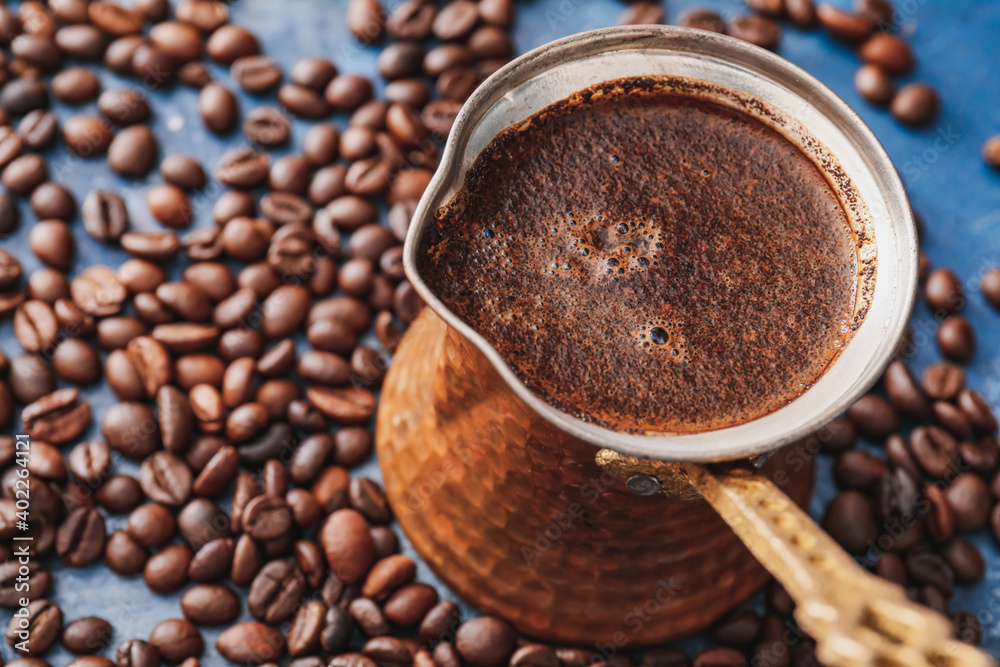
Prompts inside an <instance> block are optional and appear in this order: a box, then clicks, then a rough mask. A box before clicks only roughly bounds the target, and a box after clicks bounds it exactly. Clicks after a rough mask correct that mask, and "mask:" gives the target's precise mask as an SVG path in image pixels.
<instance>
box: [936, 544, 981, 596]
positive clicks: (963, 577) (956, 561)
mask: <svg viewBox="0 0 1000 667" xmlns="http://www.w3.org/2000/svg"><path fill="white" fill-rule="evenodd" d="M941 555H942V556H943V557H944V559H945V561H947V563H948V565H949V566H951V569H952V570H953V571H954V572H955V581H957V582H958V583H960V584H974V583H977V582H979V581H981V580H982V578H983V576H984V575H985V573H986V560H985V559H984V558H983V555H982V553H980V551H979V549H978V548H976V545H974V544H973V543H972V542H969V541H968V540H963V539H962V538H960V537H958V538H955V539H954V540H952V541H951V542H949V543H948V544H946V545H944V546H943V547H942V548H941Z"/></svg>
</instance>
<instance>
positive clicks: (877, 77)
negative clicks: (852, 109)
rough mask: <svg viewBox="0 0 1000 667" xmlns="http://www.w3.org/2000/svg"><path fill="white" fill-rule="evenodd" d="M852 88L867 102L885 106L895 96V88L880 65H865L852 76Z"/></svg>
mask: <svg viewBox="0 0 1000 667" xmlns="http://www.w3.org/2000/svg"><path fill="white" fill-rule="evenodd" d="M854 87H855V88H856V89H857V91H858V94H859V95H861V97H863V98H865V99H866V100H867V101H868V102H871V103H872V104H876V105H878V106H886V105H888V104H889V102H891V101H892V98H893V96H894V95H895V94H896V86H895V84H894V83H893V81H892V77H891V76H890V75H889V73H888V72H886V71H885V69H883V68H882V66H881V65H876V64H874V63H865V64H864V65H862V66H861V67H859V68H858V71H857V72H856V73H855V75H854Z"/></svg>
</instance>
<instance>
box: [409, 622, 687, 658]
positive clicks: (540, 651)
mask: <svg viewBox="0 0 1000 667" xmlns="http://www.w3.org/2000/svg"><path fill="white" fill-rule="evenodd" d="M421 627H422V626H421ZM456 627H457V626H456ZM436 639H437V637H435V640H436ZM433 660H434V659H433V658H431V661H432V662H433ZM685 660H686V658H685ZM510 665H511V667H559V665H560V662H559V658H558V657H557V656H556V652H555V651H554V650H553V649H551V648H549V647H548V646H542V645H541V644H532V643H524V644H521V645H520V648H518V649H517V650H516V651H514V655H512V656H511V657H510Z"/></svg>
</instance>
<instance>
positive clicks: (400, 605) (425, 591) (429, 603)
mask: <svg viewBox="0 0 1000 667" xmlns="http://www.w3.org/2000/svg"><path fill="white" fill-rule="evenodd" d="M437 602H438V593H437V591H436V590H435V589H434V588H432V587H431V586H428V585H427V584H420V583H416V584H408V585H406V586H403V587H402V588H400V589H399V590H397V591H396V592H395V593H393V594H392V595H391V596H390V597H389V599H388V600H386V603H385V606H384V608H383V611H384V613H385V617H386V618H387V619H389V621H390V622H391V623H393V624H394V625H397V626H399V627H403V628H408V627H413V626H415V625H417V624H418V623H420V621H421V619H423V618H424V616H425V615H426V614H427V612H428V611H430V609H431V608H432V607H433V606H434V605H435V604H437Z"/></svg>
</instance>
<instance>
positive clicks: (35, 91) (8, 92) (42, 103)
mask: <svg viewBox="0 0 1000 667" xmlns="http://www.w3.org/2000/svg"><path fill="white" fill-rule="evenodd" d="M48 104H49V94H48V91H47V90H46V88H45V85H44V84H43V83H42V82H41V81H37V80H35V79H13V80H11V81H9V82H8V83H7V84H5V85H4V86H3V89H2V90H0V109H3V110H4V111H6V112H7V113H10V114H13V115H15V116H23V115H24V114H26V113H28V112H30V111H34V110H35V109H41V108H43V107H46V106H48Z"/></svg>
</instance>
